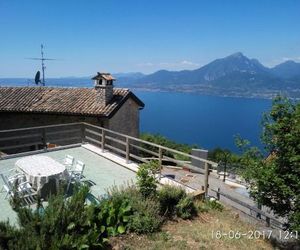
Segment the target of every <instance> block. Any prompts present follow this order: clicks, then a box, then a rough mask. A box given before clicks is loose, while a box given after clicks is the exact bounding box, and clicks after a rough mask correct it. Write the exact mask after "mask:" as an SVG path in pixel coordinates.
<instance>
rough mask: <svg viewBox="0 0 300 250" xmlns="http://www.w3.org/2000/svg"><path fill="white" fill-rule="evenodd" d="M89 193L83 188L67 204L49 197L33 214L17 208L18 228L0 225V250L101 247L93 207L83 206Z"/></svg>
mask: <svg viewBox="0 0 300 250" xmlns="http://www.w3.org/2000/svg"><path fill="white" fill-rule="evenodd" d="M88 192H89V190H88V188H87V187H83V188H81V189H79V190H78V191H77V192H75V193H74V194H73V196H72V197H70V198H69V199H67V200H65V199H64V196H63V195H62V194H59V195H56V196H52V197H51V198H50V200H49V202H48V205H47V207H45V208H42V207H40V208H38V209H36V210H32V209H30V208H28V207H16V208H15V211H16V212H17V214H18V219H19V225H18V227H15V226H10V225H9V224H8V223H7V224H4V223H1V224H0V243H1V245H0V249H1V248H4V249H18V250H19V249H83V248H87V247H90V248H97V249H99V248H101V247H104V245H105V241H106V239H105V237H104V235H103V234H102V232H101V226H99V224H98V221H97V220H95V213H94V209H95V207H94V206H86V204H85V199H86V196H87V194H88ZM96 222H97V223H96Z"/></svg>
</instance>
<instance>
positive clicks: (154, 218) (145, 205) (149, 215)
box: [129, 198, 163, 234]
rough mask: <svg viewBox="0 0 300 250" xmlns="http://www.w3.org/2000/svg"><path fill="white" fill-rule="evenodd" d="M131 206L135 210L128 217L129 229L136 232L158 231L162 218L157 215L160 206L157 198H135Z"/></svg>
mask: <svg viewBox="0 0 300 250" xmlns="http://www.w3.org/2000/svg"><path fill="white" fill-rule="evenodd" d="M133 201H134V202H133V203H132V207H133V209H134V210H135V212H134V214H133V215H132V216H131V218H130V223H129V229H130V230H131V231H134V232H136V233H139V234H141V233H153V232H155V231H158V230H159V228H160V226H161V224H162V222H163V219H162V217H161V216H160V215H159V211H160V206H159V203H158V200H157V199H154V198H152V199H151V198H147V199H143V198H142V199H138V200H137V199H135V200H133Z"/></svg>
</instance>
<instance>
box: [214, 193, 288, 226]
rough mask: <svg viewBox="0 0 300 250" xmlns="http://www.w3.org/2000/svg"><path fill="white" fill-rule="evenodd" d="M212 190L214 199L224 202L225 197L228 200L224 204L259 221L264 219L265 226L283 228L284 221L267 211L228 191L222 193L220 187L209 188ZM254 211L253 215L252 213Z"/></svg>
mask: <svg viewBox="0 0 300 250" xmlns="http://www.w3.org/2000/svg"><path fill="white" fill-rule="evenodd" d="M211 191H212V192H215V194H216V196H215V197H216V199H217V200H219V201H220V202H225V201H224V198H225V199H227V200H228V201H229V202H225V203H226V204H228V205H230V206H231V207H233V208H235V209H238V210H239V211H240V212H242V213H243V214H245V215H247V216H249V217H252V218H254V219H256V220H259V221H264V222H265V225H266V226H267V227H273V228H278V229H283V228H284V225H283V224H284V222H283V221H280V220H278V219H276V218H274V217H273V216H272V215H270V214H268V213H267V212H265V211H263V210H262V209H259V208H258V207H255V206H253V205H249V204H248V203H246V202H244V201H241V200H240V199H237V198H235V197H233V196H231V195H229V194H228V193H224V192H222V191H221V189H220V188H218V189H217V190H214V189H211ZM253 212H254V215H253Z"/></svg>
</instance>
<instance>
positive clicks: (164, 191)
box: [158, 185, 186, 217]
mask: <svg viewBox="0 0 300 250" xmlns="http://www.w3.org/2000/svg"><path fill="white" fill-rule="evenodd" d="M185 197H186V192H185V191H184V190H183V189H182V188H179V187H175V186H170V185H165V186H163V187H162V188H161V189H160V190H159V192H158V199H159V203H160V213H161V214H162V215H164V216H167V217H172V216H173V215H174V214H175V211H176V205H177V204H178V203H179V201H180V200H181V199H182V198H185Z"/></svg>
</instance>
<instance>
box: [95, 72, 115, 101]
mask: <svg viewBox="0 0 300 250" xmlns="http://www.w3.org/2000/svg"><path fill="white" fill-rule="evenodd" d="M92 80H94V81H95V89H96V91H97V97H96V101H97V103H99V104H100V105H101V106H106V105H107V104H108V103H109V102H110V101H111V99H112V98H113V96H114V93H113V89H114V84H113V81H114V80H116V79H115V78H114V77H113V76H112V75H111V74H110V73H100V72H98V73H97V75H96V76H94V77H93V78H92Z"/></svg>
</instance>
